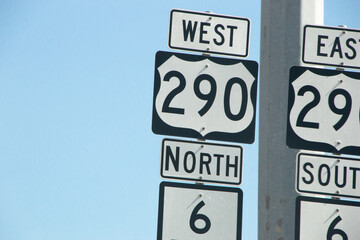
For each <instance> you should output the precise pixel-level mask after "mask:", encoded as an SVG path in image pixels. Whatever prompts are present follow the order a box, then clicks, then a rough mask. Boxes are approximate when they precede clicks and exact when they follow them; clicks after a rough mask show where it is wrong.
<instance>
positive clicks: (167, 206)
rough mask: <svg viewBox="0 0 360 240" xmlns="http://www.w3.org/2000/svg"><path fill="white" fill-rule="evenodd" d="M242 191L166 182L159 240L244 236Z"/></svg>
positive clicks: (214, 239)
mask: <svg viewBox="0 0 360 240" xmlns="http://www.w3.org/2000/svg"><path fill="white" fill-rule="evenodd" d="M241 219H242V191H241V190H240V189H239V188H224V187H214V186H204V185H195V184H180V183H170V182H162V183H161V185H160V198H159V218H158V237H157V240H171V239H191V240H219V239H221V240H240V239H241V225H242V221H241Z"/></svg>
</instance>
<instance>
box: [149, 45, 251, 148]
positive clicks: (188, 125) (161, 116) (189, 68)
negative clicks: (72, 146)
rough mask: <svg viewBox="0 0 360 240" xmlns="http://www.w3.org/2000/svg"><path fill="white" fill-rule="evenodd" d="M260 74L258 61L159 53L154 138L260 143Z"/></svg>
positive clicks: (155, 90) (154, 107) (155, 89)
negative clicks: (256, 138) (257, 118)
mask: <svg viewBox="0 0 360 240" xmlns="http://www.w3.org/2000/svg"><path fill="white" fill-rule="evenodd" d="M257 72H258V64H257V63H256V62H255V61H246V60H238V59H226V58H218V57H208V56H200V55H189V54H181V53H171V52H162V51H160V52H158V53H157V54H156V61H155V84H154V100H153V120H152V130H153V132H154V133H156V134H164V135H171V136H182V137H192V138H199V139H213V140H221V141H231V142H242V143H252V142H254V135H255V113H256V112H255V108H256V90H257V89H256V87H257Z"/></svg>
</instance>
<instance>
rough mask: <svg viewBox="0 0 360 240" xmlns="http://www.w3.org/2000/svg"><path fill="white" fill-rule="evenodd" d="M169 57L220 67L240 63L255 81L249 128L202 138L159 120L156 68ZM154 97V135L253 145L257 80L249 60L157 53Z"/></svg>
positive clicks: (158, 77) (158, 85) (256, 69)
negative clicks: (207, 61) (209, 63)
mask: <svg viewBox="0 0 360 240" xmlns="http://www.w3.org/2000/svg"><path fill="white" fill-rule="evenodd" d="M171 56H176V57H178V58H180V59H182V60H184V61H190V62H198V61H201V60H204V59H208V60H210V61H212V62H214V63H217V64H220V65H234V64H237V63H242V64H243V65H244V67H245V68H246V69H247V70H248V71H249V72H250V73H251V74H252V75H253V76H254V78H255V81H254V83H253V85H252V86H251V89H250V100H251V102H252V104H253V106H254V116H253V119H252V121H251V123H250V124H249V126H248V127H247V128H246V129H244V130H243V131H241V132H237V133H226V132H210V133H208V134H206V135H205V136H204V137H203V136H202V135H201V134H200V133H198V132H197V131H195V130H193V129H189V128H181V127H172V126H170V125H168V124H166V123H165V122H163V121H162V120H161V118H160V117H159V115H158V114H157V112H156V108H155V100H156V96H157V94H158V93H159V90H160V74H159V72H158V70H157V69H158V67H159V66H161V65H162V64H163V63H164V62H165V61H167V60H168V59H169V58H170V57H171ZM154 75H155V76H154V97H153V115H152V131H153V133H155V134H161V135H169V136H178V137H190V138H197V139H211V140H219V141H227V142H237V143H249V144H250V143H253V142H254V141H255V120H256V94H257V79H258V63H257V62H255V61H249V60H240V59H233V58H220V57H208V56H202V55H192V54H184V53H174V52H164V51H158V52H157V53H156V57H155V74H154Z"/></svg>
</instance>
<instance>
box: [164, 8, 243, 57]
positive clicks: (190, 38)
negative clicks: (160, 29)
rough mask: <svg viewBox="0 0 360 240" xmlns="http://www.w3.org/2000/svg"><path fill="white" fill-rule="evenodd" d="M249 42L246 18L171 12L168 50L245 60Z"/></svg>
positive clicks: (181, 11) (182, 11)
mask: <svg viewBox="0 0 360 240" xmlns="http://www.w3.org/2000/svg"><path fill="white" fill-rule="evenodd" d="M249 38H250V20H249V19H247V18H240V17H233V16H226V15H219V14H213V13H205V12H194V11H185V10H178V9H173V10H171V13H170V26H169V43H168V44H169V48H172V49H180V50H187V51H196V52H203V53H215V54H225V55H231V56H236V57H247V56H248V54H249Z"/></svg>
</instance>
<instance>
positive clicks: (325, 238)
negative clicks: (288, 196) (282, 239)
mask: <svg viewBox="0 0 360 240" xmlns="http://www.w3.org/2000/svg"><path fill="white" fill-rule="evenodd" d="M359 214H360V202H351V201H340V200H333V199H320V198H310V197H297V199H296V225H295V232H296V233H295V240H310V239H311V240H312V239H319V240H335V239H337V240H352V239H359V216H360V215H359Z"/></svg>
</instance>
